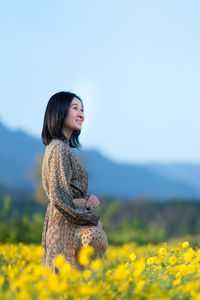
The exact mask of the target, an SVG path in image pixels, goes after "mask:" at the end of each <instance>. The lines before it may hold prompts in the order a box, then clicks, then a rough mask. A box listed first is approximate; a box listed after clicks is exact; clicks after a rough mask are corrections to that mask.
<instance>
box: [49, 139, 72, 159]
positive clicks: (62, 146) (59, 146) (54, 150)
mask: <svg viewBox="0 0 200 300" xmlns="http://www.w3.org/2000/svg"><path fill="white" fill-rule="evenodd" d="M47 151H48V152H49V154H51V155H53V154H58V153H59V154H65V155H70V154H71V150H70V147H69V145H67V144H66V143H65V142H63V141H62V140H60V139H55V138H54V139H52V140H51V142H50V144H49V145H48V146H47Z"/></svg>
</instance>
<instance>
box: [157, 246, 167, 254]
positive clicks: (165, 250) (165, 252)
mask: <svg viewBox="0 0 200 300" xmlns="http://www.w3.org/2000/svg"><path fill="white" fill-rule="evenodd" d="M159 253H160V254H161V255H165V254H167V249H166V248H164V247H161V248H160V249H159Z"/></svg>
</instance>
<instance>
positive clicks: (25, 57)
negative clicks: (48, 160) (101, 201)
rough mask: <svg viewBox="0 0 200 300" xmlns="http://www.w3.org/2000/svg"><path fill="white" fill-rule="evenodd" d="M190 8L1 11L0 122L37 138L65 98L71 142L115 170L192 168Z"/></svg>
mask: <svg viewBox="0 0 200 300" xmlns="http://www.w3.org/2000/svg"><path fill="white" fill-rule="evenodd" d="M199 14H200V2H199V1H184V0H181V1H161V0H159V1H149V0H147V1H133V0H130V1H128V0H123V1H122V0H121V1H116V0H109V1H106V0H101V1H97V0H95V1H94V0H91V1H89V0H84V1H82V0H78V1H67V0H65V1H59V0H58V1H51V0H48V1H45V0H44V1H38V0H35V1H20V0H19V1H1V2H0V31H1V56H0V63H1V72H0V80H1V97H0V104H1V109H0V119H1V120H2V121H3V123H4V124H5V125H6V126H7V127H8V128H10V129H13V130H14V129H19V128H20V129H23V130H24V131H26V132H27V133H29V134H30V135H32V136H34V137H38V138H40V135H41V130H42V124H43V117H44V112H45V108H46V104H47V102H48V100H49V98H50V97H51V95H53V94H54V93H56V92H58V91H60V90H65V91H73V92H75V93H77V94H78V95H79V96H80V97H82V99H83V101H84V107H85V122H84V123H83V127H82V132H81V135H80V142H81V143H82V145H83V148H96V149H98V150H99V151H101V152H102V153H103V154H104V155H106V156H108V157H109V158H111V159H113V160H116V161H119V162H133V163H140V162H147V161H148V162H150V161H158V162H174V161H180V162H184V161H187V162H200V139H199V132H200V120H199V112H200V97H199V96H200V88H199V82H200V80H199V79H200V76H199V75H200V36H199V35H200V19H199Z"/></svg>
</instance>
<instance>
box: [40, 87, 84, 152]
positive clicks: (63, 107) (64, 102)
mask: <svg viewBox="0 0 200 300" xmlns="http://www.w3.org/2000/svg"><path fill="white" fill-rule="evenodd" d="M74 97H76V98H78V99H79V100H80V101H81V103H82V106H83V101H82V100H81V98H80V97H79V96H77V95H76V94H74V93H71V92H65V91H61V92H58V93H56V94H54V95H53V96H52V97H51V98H50V99H49V101H48V103H47V107H46V111H45V115H44V122H43V129H42V134H41V137H42V141H43V144H44V145H46V146H47V145H48V144H49V143H50V142H51V140H52V139H53V138H56V139H60V140H66V137H65V136H64V134H63V132H62V127H63V124H64V119H65V117H66V116H67V114H68V111H69V106H70V104H71V102H72V100H73V98H74ZM80 133H81V130H74V131H73V132H72V134H71V137H70V140H69V146H70V147H71V148H79V147H82V145H81V144H80V142H79V135H80Z"/></svg>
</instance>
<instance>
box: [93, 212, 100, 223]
mask: <svg viewBox="0 0 200 300" xmlns="http://www.w3.org/2000/svg"><path fill="white" fill-rule="evenodd" d="M99 219H100V216H97V215H95V214H93V215H92V218H91V222H92V223H93V224H94V225H95V226H97V224H98V222H99Z"/></svg>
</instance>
